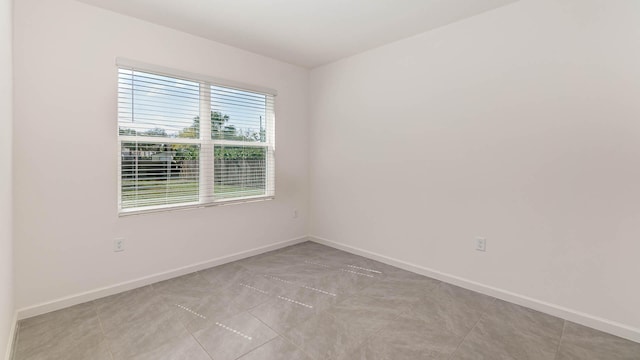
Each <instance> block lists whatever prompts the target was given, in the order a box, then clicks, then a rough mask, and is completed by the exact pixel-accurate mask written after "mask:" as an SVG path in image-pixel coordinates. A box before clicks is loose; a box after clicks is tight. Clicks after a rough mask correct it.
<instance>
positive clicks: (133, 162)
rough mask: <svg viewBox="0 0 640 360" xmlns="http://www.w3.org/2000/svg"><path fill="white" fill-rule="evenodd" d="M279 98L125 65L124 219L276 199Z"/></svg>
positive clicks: (121, 133)
mask: <svg viewBox="0 0 640 360" xmlns="http://www.w3.org/2000/svg"><path fill="white" fill-rule="evenodd" d="M149 68H151V70H149ZM230 84H231V85H230ZM274 96H275V91H272V90H268V89H267V90H264V89H258V90H253V89H251V88H250V87H248V86H242V85H236V84H233V83H229V82H225V81H220V80H215V79H208V78H206V77H202V76H197V75H190V74H186V75H183V74H178V72H176V71H172V70H166V69H160V70H157V69H154V68H153V67H150V66H134V65H132V62H125V61H122V60H119V61H118V140H119V145H120V146H119V148H120V154H119V155H120V156H119V161H120V164H119V192H118V195H119V196H118V197H119V201H118V204H119V211H120V213H121V214H126V213H136V212H140V211H150V210H162V209H168V208H176V207H196V206H204V205H214V204H220V203H228V202H233V201H248V200H256V199H266V198H272V197H273V196H274V195H275V186H274V178H275V174H274V154H275V148H274V137H275V133H274V119H275V116H274ZM203 119H204V120H203Z"/></svg>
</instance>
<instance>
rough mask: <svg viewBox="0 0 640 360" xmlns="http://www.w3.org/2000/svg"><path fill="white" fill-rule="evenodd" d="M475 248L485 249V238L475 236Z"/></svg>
mask: <svg viewBox="0 0 640 360" xmlns="http://www.w3.org/2000/svg"><path fill="white" fill-rule="evenodd" d="M476 250H478V251H487V239H485V238H481V237H479V238H476Z"/></svg>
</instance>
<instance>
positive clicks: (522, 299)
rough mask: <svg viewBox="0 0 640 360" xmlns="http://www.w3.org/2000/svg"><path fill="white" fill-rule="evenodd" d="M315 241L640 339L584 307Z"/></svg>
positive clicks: (629, 328) (635, 331)
mask: <svg viewBox="0 0 640 360" xmlns="http://www.w3.org/2000/svg"><path fill="white" fill-rule="evenodd" d="M309 238H310V240H311V241H314V242H317V243H319V244H322V245H326V246H330V247H333V248H336V249H339V250H343V251H346V252H350V253H352V254H356V255H360V256H364V257H367V258H370V259H373V260H377V261H380V262H382V263H385V264H388V265H392V266H395V267H398V268H401V269H404V270H407V271H411V272H414V273H417V274H420V275H424V276H428V277H431V278H434V279H437V280H440V281H443V282H446V283H449V284H453V285H457V286H460V287H462V288H465V289H469V290H473V291H476V292H479V293H481V294H485V295H489V296H492V297H495V298H498V299H501V300H504V301H508V302H511V303H514V304H518V305H521V306H525V307H528V308H530V309H534V310H537V311H540V312H543V313H546V314H549V315H553V316H556V317H559V318H562V319H565V320H568V321H571V322H574V323H577V324H580V325H584V326H587V327H590V328H593V329H596V330H600V331H603V332H606V333H609V334H613V335H616V336H619V337H622V338H625V339H629V340H631V341H635V342H640V329H638V328H635V327H632V326H628V325H625V324H621V323H618V322H615V321H611V320H607V319H603V318H600V317H597V316H593V315H590V314H586V313H583V312H580V311H576V310H572V309H569V308H566V307H562V306H559V305H555V304H551V303H548V302H545V301H541V300H537V299H533V298H530V297H527V296H523V295H520V294H516V293H513V292H511V291H507V290H504V289H499V288H496V287H493V286H489V285H485V284H481V283H478V282H476V281H472V280H469V279H465V278H461V277H458V276H455V275H451V274H447V273H443V272H441V271H437V270H434V269H429V268H426V267H423V266H420V265H415V264H411V263H408V262H406V261H402V260H398V259H394V258H391V257H388V256H385V255H381V254H377V253H374V252H371V251H368V250H364V249H360V248H356V247H353V246H350V245H345V244H342V243H339V242H335V241H331V240H327V239H324V238H321V237H319V236H314V235H310V236H309Z"/></svg>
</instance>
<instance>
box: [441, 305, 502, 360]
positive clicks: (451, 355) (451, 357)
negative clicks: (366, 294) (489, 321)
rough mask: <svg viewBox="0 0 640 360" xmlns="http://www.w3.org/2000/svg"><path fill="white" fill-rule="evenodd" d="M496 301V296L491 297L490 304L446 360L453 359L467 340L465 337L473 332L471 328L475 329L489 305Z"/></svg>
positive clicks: (485, 314)
mask: <svg viewBox="0 0 640 360" xmlns="http://www.w3.org/2000/svg"><path fill="white" fill-rule="evenodd" d="M495 302H496V298H493V300H492V301H491V304H489V305H488V306H487V307H486V308H485V309H484V311H483V313H482V315H480V316H479V317H478V320H476V322H475V324H473V326H472V327H471V329H470V330H469V331H468V332H467V333H466V334H465V335H464V336H463V337H462V339H461V340H460V342H458V345H457V346H456V349H455V350H453V351H452V352H451V354H449V356H448V357H447V360H451V359H453V356H454V355H455V354H456V353H457V352H458V350H460V347H461V346H462V344H463V343H464V342H465V340H467V338H468V337H469V335H470V334H471V333H472V332H473V330H475V328H476V327H477V326H478V324H479V323H480V322H481V321H482V320H483V319H484V318H485V317H486V316H487V310H488V309H489V307H490V306H492V305H493V304H495Z"/></svg>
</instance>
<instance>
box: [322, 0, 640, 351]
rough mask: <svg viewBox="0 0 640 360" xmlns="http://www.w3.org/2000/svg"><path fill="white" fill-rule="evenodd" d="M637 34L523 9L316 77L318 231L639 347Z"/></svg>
mask: <svg viewBox="0 0 640 360" xmlns="http://www.w3.org/2000/svg"><path fill="white" fill-rule="evenodd" d="M639 24H640V2H638V1H633V0H619V1H607V0H522V1H520V2H517V3H515V4H512V5H508V6H506V7H503V8H499V9H497V10H494V11H491V12H488V13H485V14H482V15H479V16H476V17H473V18H471V19H468V20H465V21H461V22H458V23H455V24H452V25H450V26H447V27H444V28H440V29H437V30H434V31H431V32H427V33H424V34H421V35H418V36H415V37H412V38H409V39H405V40H402V41H399V42H396V43H392V44H389V45H386V46H383V47H380V48H377V49H374V50H371V51H369V52H366V53H363V54H360V55H356V56H353V57H351V58H347V59H344V60H341V61H338V62H336V63H333V64H329V65H326V66H324V67H321V68H317V69H314V70H313V71H312V72H311V91H310V113H311V125H310V134H311V139H310V141H311V154H310V159H311V198H310V204H311V216H312V220H311V223H310V228H311V230H310V231H311V235H315V236H318V237H321V238H325V239H328V240H330V241H334V242H337V243H340V244H343V245H347V246H351V247H355V248H358V249H362V250H366V251H369V252H374V253H378V254H383V255H385V256H387V257H390V258H394V259H398V260H402V261H404V262H408V263H412V264H416V265H418V266H421V267H424V268H428V269H433V270H435V271H439V272H442V273H445V274H448V275H452V276H457V277H460V278H464V279H466V280H469V281H474V282H478V283H480V284H483V285H486V286H489V287H495V288H498V289H501V290H505V291H507V292H512V293H515V294H517V295H519V296H524V297H530V298H532V299H534V300H535V301H538V302H547V303H549V304H551V305H552V306H559V307H566V308H568V309H569V310H570V311H572V312H574V313H578V312H582V313H584V314H583V315H584V316H585V318H589V317H590V318H592V319H596V320H598V319H597V318H600V319H599V320H598V321H602V323H611V324H613V323H617V324H614V327H615V326H618V325H620V326H621V327H625V326H627V327H628V328H627V329H628V330H630V332H628V333H627V335H628V336H636V338H637V339H636V340H640V330H639V329H640V311H639V310H638V304H640V287H639V286H638V279H639V278H640V262H639V261H638V254H640V241H638V239H640V186H639V184H640V121H639V119H640V100H639V97H640V41H639V39H640V26H639ZM476 236H484V237H486V238H487V239H488V250H487V252H486V253H481V252H477V251H474V241H473V239H474V238H475V237H476ZM596 322H597V321H596ZM634 331H635V335H633V334H632V333H633V332H634ZM629 334H632V335H629Z"/></svg>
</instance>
